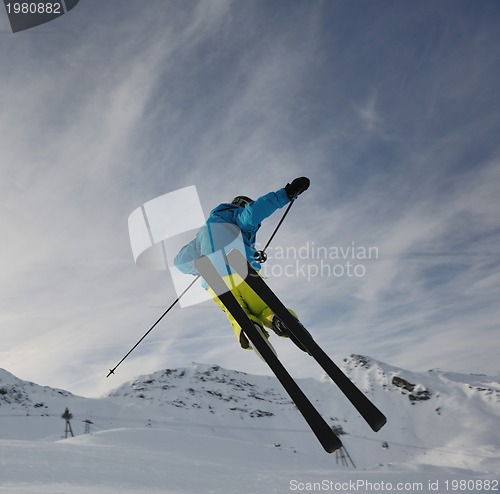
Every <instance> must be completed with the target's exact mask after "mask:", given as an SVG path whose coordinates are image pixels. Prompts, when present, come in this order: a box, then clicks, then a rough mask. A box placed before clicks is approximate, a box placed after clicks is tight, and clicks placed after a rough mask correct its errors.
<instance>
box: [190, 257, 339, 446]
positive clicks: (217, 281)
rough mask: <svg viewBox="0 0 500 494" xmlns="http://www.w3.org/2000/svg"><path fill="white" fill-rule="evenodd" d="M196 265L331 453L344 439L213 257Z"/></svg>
mask: <svg viewBox="0 0 500 494" xmlns="http://www.w3.org/2000/svg"><path fill="white" fill-rule="evenodd" d="M195 267H196V269H197V270H198V273H200V274H201V276H202V277H203V278H204V279H205V281H206V282H207V283H208V284H209V286H210V287H211V288H212V289H213V290H214V292H215V293H216V294H217V296H218V297H219V299H220V300H221V302H222V303H223V304H224V306H225V307H226V309H227V310H228V311H229V312H230V313H231V314H232V315H233V317H234V318H235V319H236V321H237V322H238V324H239V325H240V326H241V328H242V330H243V331H244V333H245V335H246V336H247V337H248V339H249V340H250V342H251V343H252V346H253V348H254V349H255V350H257V351H258V352H259V353H260V355H261V357H262V359H263V360H265V362H266V363H267V365H268V366H269V367H270V369H271V370H272V371H273V373H274V374H275V376H276V377H277V378H278V380H279V381H280V383H281V384H282V386H283V387H284V388H285V391H286V392H287V393H288V395H289V396H290V398H291V399H292V400H293V402H294V403H295V405H296V406H297V408H298V410H299V411H300V413H301V414H302V416H303V417H304V419H305V420H306V422H307V423H308V424H309V427H310V428H311V430H312V431H313V433H314V434H315V436H316V437H317V438H318V440H319V442H320V443H321V445H322V446H323V448H324V449H325V451H326V452H327V453H332V452H333V451H335V450H337V449H339V448H340V447H342V442H341V441H340V439H339V438H338V437H337V435H336V434H335V432H334V431H333V429H332V428H331V427H330V426H329V425H328V424H327V423H326V421H325V420H324V419H323V417H322V416H321V415H320V414H319V412H318V410H317V409H316V408H315V407H314V406H313V404H312V403H311V402H310V401H309V399H308V398H307V396H306V395H305V394H304V392H303V391H302V390H301V389H300V387H299V386H298V384H297V383H296V382H295V380H294V379H293V377H292V376H291V375H290V374H289V373H288V371H287V370H286V369H285V367H284V366H283V364H282V363H281V361H280V360H279V358H278V357H277V356H276V355H275V354H274V353H273V351H272V350H271V348H270V347H269V346H268V345H267V343H266V342H265V340H264V338H263V337H262V336H261V335H260V334H259V332H258V331H257V329H256V328H255V326H254V323H253V322H252V321H251V319H249V318H248V316H247V315H246V314H245V311H244V310H243V309H242V308H241V306H240V304H239V303H238V301H237V300H236V298H235V297H234V295H233V294H232V293H231V291H230V290H229V289H228V287H227V286H226V283H225V282H224V280H223V279H222V277H221V275H220V274H219V273H218V272H217V270H216V268H215V266H214V265H213V264H212V261H211V260H210V259H209V258H208V257H206V256H202V257H200V258H198V259H197V260H196V261H195Z"/></svg>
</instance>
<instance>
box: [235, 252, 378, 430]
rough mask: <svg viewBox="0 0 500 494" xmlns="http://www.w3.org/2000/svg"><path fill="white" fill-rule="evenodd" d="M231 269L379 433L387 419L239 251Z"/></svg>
mask: <svg viewBox="0 0 500 494" xmlns="http://www.w3.org/2000/svg"><path fill="white" fill-rule="evenodd" d="M227 260H228V262H229V265H230V266H231V267H232V268H233V269H234V270H235V271H236V272H237V273H238V274H239V275H240V276H241V277H242V278H243V279H244V280H245V282H246V283H247V284H248V285H249V286H250V287H251V288H252V289H253V290H254V291H255V292H256V293H257V294H258V295H259V296H260V297H261V298H262V300H263V301H264V302H265V303H266V304H267V305H268V306H269V307H270V308H271V310H272V311H273V312H274V313H275V314H276V315H277V316H278V317H279V318H280V319H281V320H282V321H283V323H284V324H285V326H286V327H287V328H288V329H289V330H290V332H291V333H293V336H295V337H296V338H297V339H298V340H299V341H300V343H301V344H302V345H303V346H304V347H305V348H306V350H307V351H308V352H309V354H310V355H311V356H312V357H313V358H314V359H315V360H316V361H317V362H318V364H319V365H320V366H321V367H322V368H323V369H324V371H325V372H326V373H327V374H328V375H329V376H330V378H331V379H332V380H333V381H334V382H335V384H336V385H337V386H338V387H339V388H340V390H341V391H342V392H343V393H344V394H345V396H346V397H347V399H348V400H349V401H350V402H351V403H352V404H353V405H354V407H355V408H356V410H357V411H358V412H359V413H360V414H361V416H362V417H363V418H364V419H365V420H366V422H367V423H368V425H369V426H370V427H371V428H372V429H373V430H374V431H375V432H377V431H378V430H380V429H381V428H382V427H383V426H384V424H385V423H386V422H387V419H386V417H385V415H384V414H383V413H382V412H381V411H380V410H379V409H378V408H377V407H376V406H375V405H374V404H373V403H372V402H371V401H370V399H369V398H368V397H367V396H366V395H365V394H364V393H363V392H362V391H361V390H360V389H359V388H358V387H357V386H356V385H355V384H354V383H353V382H352V381H351V380H350V379H349V378H348V377H347V376H346V375H345V374H344V373H343V372H342V370H341V369H340V368H339V367H338V366H337V365H336V364H335V363H334V362H333V361H332V359H331V358H330V357H329V356H328V355H327V354H326V353H325V352H324V351H323V349H322V348H321V347H320V346H319V345H318V344H317V343H316V342H315V341H314V339H313V338H312V336H311V335H310V334H309V332H308V331H307V330H305V328H304V327H303V326H302V324H301V323H300V322H299V321H297V319H295V317H293V315H292V314H291V313H290V312H289V311H288V309H287V308H286V307H285V306H284V305H283V303H282V302H281V301H280V300H279V298H278V297H277V296H276V294H275V293H274V292H273V291H272V290H271V288H270V287H269V286H268V285H267V283H266V282H265V281H264V280H263V279H262V278H261V276H259V274H258V273H257V272H256V271H255V270H254V269H253V268H252V266H251V265H250V264H249V263H248V261H247V260H246V258H245V257H244V256H243V254H241V252H239V251H237V250H232V251H231V252H230V253H229V254H228V255H227Z"/></svg>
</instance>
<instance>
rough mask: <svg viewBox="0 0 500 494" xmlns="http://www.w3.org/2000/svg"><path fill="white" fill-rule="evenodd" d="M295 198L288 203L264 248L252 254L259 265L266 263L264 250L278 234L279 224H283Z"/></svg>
mask: <svg viewBox="0 0 500 494" xmlns="http://www.w3.org/2000/svg"><path fill="white" fill-rule="evenodd" d="M296 198H297V197H294V198H293V199H292V200H291V201H290V204H289V205H288V207H287V208H286V211H285V213H284V214H283V216H282V217H281V220H280V221H279V223H278V225H277V226H276V228H275V229H274V232H273V233H272V235H271V237H270V238H269V240H268V241H267V244H266V245H265V247H264V248H263V249H262V250H258V251H256V252H255V254H254V258H255V260H256V261H257V262H260V263H261V264H262V263H264V262H266V261H267V254H266V250H267V248H268V247H269V244H270V243H271V241H272V240H273V238H274V236H275V235H276V233H278V230H279V228H280V226H281V224H282V223H283V221H284V220H285V218H286V215H287V214H288V212H289V211H290V208H291V207H292V204H293V203H294V202H295V199H296Z"/></svg>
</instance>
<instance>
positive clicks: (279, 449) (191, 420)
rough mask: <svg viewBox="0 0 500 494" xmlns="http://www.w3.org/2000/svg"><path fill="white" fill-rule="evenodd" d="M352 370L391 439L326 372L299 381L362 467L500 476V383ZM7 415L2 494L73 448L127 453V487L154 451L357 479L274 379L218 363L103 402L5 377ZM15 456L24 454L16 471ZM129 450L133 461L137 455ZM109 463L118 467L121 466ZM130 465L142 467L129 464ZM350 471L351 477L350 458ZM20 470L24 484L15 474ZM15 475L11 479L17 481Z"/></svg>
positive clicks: (2, 401)
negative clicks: (37, 459) (339, 472)
mask: <svg viewBox="0 0 500 494" xmlns="http://www.w3.org/2000/svg"><path fill="white" fill-rule="evenodd" d="M341 367H342V369H343V370H344V372H346V373H347V374H348V375H349V377H350V378H351V379H352V380H353V381H354V382H355V383H356V384H357V385H358V387H360V388H361V389H362V390H363V391H364V392H366V393H367V394H368V395H369V396H370V398H371V399H372V400H373V401H374V402H375V403H376V404H377V406H378V407H379V408H380V409H381V410H382V411H383V412H384V413H385V414H386V416H387V418H388V423H387V424H386V426H385V427H384V428H383V429H382V430H381V431H380V432H378V433H374V432H372V431H371V429H370V428H369V427H368V426H367V425H366V423H365V422H364V420H363V419H362V418H361V417H360V416H359V414H358V413H357V412H356V410H355V409H354V408H353V407H352V405H351V404H350V403H349V402H348V401H347V399H346V398H345V397H344V396H343V395H342V393H341V392H340V391H339V390H338V389H337V387H336V386H335V384H334V383H332V382H331V380H330V379H329V378H328V377H327V376H326V375H321V376H320V377H319V378H318V379H301V380H298V382H299V385H300V386H301V387H302V389H303V390H304V391H305V392H306V394H307V395H308V396H309V398H310V399H311V401H312V402H313V403H314V404H315V406H317V408H318V409H319V411H320V412H321V413H322V415H323V416H324V417H325V419H326V420H327V421H328V422H329V423H330V424H331V425H332V426H335V427H338V428H340V431H341V432H343V433H344V434H342V440H343V443H344V446H345V451H344V453H345V452H347V453H348V454H349V456H350V457H351V459H352V461H353V462H354V464H355V465H356V467H358V469H359V468H361V469H364V471H366V472H373V471H377V472H378V474H380V472H381V471H386V475H388V476H389V477H388V478H393V476H394V475H396V472H399V473H397V475H402V476H403V477H404V476H405V475H406V477H405V478H409V477H408V475H409V473H408V472H410V471H411V472H415V471H417V472H419V475H417V477H418V478H420V476H421V475H423V472H428V471H432V472H434V473H433V474H434V475H437V474H436V472H440V474H439V475H442V474H443V472H448V475H449V474H450V472H453V473H454V475H455V476H456V475H457V472H462V473H464V472H465V475H466V476H467V475H468V476H471V475H474V476H479V477H480V478H482V479H493V477H494V475H495V473H496V472H499V471H500V428H499V427H498V426H499V424H500V379H499V378H498V377H496V378H493V377H488V376H483V375H463V374H456V373H449V372H442V371H429V372H426V373H414V372H409V371H406V370H403V369H399V368H395V367H392V366H390V365H388V364H385V363H382V362H378V361H376V360H373V359H370V358H368V357H363V356H356V355H352V356H350V357H349V358H346V359H345V360H344V361H343V362H342V365H341ZM66 408H68V410H69V412H70V413H71V414H72V420H71V422H70V423H71V426H72V430H73V432H74V434H75V436H76V437H75V438H72V439H68V440H65V441H61V438H62V437H63V436H64V434H65V426H66V422H65V420H63V419H62V417H61V416H62V414H63V412H64V411H65V409H66ZM0 417H1V421H2V427H1V429H0V452H1V455H2V458H1V460H0V467H1V468H2V475H1V476H0V479H2V478H3V480H0V492H2V487H1V485H2V484H1V483H2V482H5V481H6V479H7V480H9V479H10V481H11V484H9V485H10V488H11V491H5V492H14V493H18V492H24V491H20V490H15V488H18V487H19V485H18V483H19V482H20V481H21V480H22V479H23V476H22V475H23V474H22V470H23V469H22V468H19V465H20V464H22V463H23V462H26V463H28V464H30V462H32V461H33V457H32V455H33V451H39V453H40V455H42V457H45V456H46V457H47V458H48V459H47V461H46V462H42V463H41V466H40V472H41V471H42V470H45V471H47V470H51V468H54V469H55V468H56V467H55V466H54V465H52V463H51V460H50V458H52V457H53V458H54V459H55V458H57V457H58V455H60V454H61V452H62V451H63V449H64V450H65V451H66V450H68V451H67V453H68V454H69V457H71V456H72V454H74V453H75V451H78V454H82V453H81V452H82V451H86V452H87V453H90V452H91V451H92V452H93V453H92V454H97V457H99V455H102V454H103V451H104V450H103V449H102V448H103V447H104V446H106V448H107V449H106V451H108V452H110V451H111V450H114V452H115V454H117V455H118V457H119V458H120V461H119V463H120V466H119V467H116V468H117V469H118V471H123V472H127V473H124V476H125V477H126V478H129V475H128V473H130V469H131V468H132V470H133V469H136V468H137V464H135V463H134V461H136V459H137V456H138V455H139V456H141V455H142V456H144V451H149V452H151V451H154V455H153V457H154V458H155V459H154V460H151V461H153V463H154V462H157V461H160V462H163V461H167V459H168V458H170V460H171V461H172V459H171V457H172V456H174V457H175V462H174V463H175V465H177V466H176V468H178V469H180V471H183V467H182V466H180V464H179V462H181V463H182V464H186V465H188V464H194V465H196V464H199V465H205V466H206V467H207V468H208V465H211V471H212V472H214V471H215V470H214V468H215V469H216V467H215V466H214V465H219V467H220V468H221V469H222V470H223V465H226V466H227V465H233V466H234V465H235V463H236V464H237V465H239V466H241V462H243V463H244V464H245V465H248V463H245V461H246V462H248V461H249V460H248V459H247V460H245V461H243V459H244V458H247V457H248V455H250V457H251V458H253V456H254V455H258V458H260V459H259V460H253V459H252V460H251V462H250V466H251V468H256V466H257V464H259V465H260V461H261V460H262V459H263V458H267V460H268V461H270V462H274V463H275V464H276V465H279V468H281V469H282V468H283V466H284V465H290V464H291V463H290V462H292V463H293V464H295V465H298V464H300V465H301V468H302V469H303V468H305V472H306V473H307V472H309V474H311V475H312V473H311V472H312V471H313V470H314V468H320V469H321V468H323V469H324V468H327V469H328V471H330V469H331V468H333V469H343V471H344V474H343V475H344V476H345V475H346V473H345V472H346V471H347V467H346V466H342V462H341V460H342V458H341V456H340V455H336V454H335V453H334V454H333V455H327V454H326V453H324V451H323V450H322V448H321V446H320V445H319V443H318V442H317V440H316V438H315V437H314V435H313V434H312V433H311V431H310V430H309V429H308V427H307V424H306V423H305V421H304V419H303V418H302V416H301V415H300V414H299V412H298V411H297V410H296V408H295V406H294V404H293V402H292V401H291V400H290V398H289V397H288V395H287V394H286V393H285V392H284V390H283V389H282V387H281V385H280V384H279V382H278V381H277V380H276V379H275V378H274V377H269V376H255V375H249V374H245V373H242V372H237V371H234V370H227V369H223V368H221V367H219V366H216V365H205V364H191V365H190V366H189V367H186V368H182V369H167V370H162V371H158V372H155V373H153V374H151V375H146V376H140V377H138V378H136V379H134V380H133V381H131V382H129V383H125V384H123V385H122V386H120V387H119V388H117V389H116V390H114V391H113V392H112V393H110V394H109V395H108V396H106V397H103V398H100V399H88V398H83V397H79V396H75V395H72V394H71V393H69V392H67V391H64V390H59V389H53V388H50V387H42V386H39V385H37V384H34V383H29V382H26V381H22V380H20V379H17V378H16V377H15V376H13V375H12V374H10V373H8V372H7V371H4V370H0ZM85 428H90V432H91V434H83V433H84V431H85ZM27 445H30V446H29V447H27ZM82 448H83V450H82ZM89 448H90V449H89ZM9 450H10V451H12V450H15V451H16V452H17V453H16V455H14V458H15V465H13V464H12V461H13V459H12V458H13V457H12V455H11V454H9V453H8V451H9ZM124 450H127V451H131V452H132V453H133V454H131V455H130V456H127V455H126V454H124V453H123V451H124ZM28 451H29V454H28V453H27V452H28ZM118 451H120V453H119V454H118V453H117V452H118ZM23 452H24V453H26V454H27V456H26V457H24V456H23V454H24V453H23ZM134 452H135V455H134ZM215 452H217V454H215ZM78 454H77V456H78ZM69 457H68V456H65V459H67V458H69ZM112 457H113V456H112V455H111V456H110V458H112ZM127 458H128V459H127ZM134 458H136V459H135V460H134ZM159 459H162V460H159ZM299 459H300V460H299ZM267 460H266V461H267ZM54 461H55V460H54ZM58 461H60V459H59V460H58ZM68 461H69V460H68ZM109 461H111V463H112V464H114V463H115V460H114V459H113V460H109ZM127 462H131V463H132V464H133V465H134V466H133V467H132V466H131V465H128V466H127ZM193 462H194V463H193ZM207 462H208V463H207ZM336 462H338V463H336ZM162 464H163V463H162ZM266 464H267V463H266ZM169 465H171V463H169ZM349 465H350V468H351V469H352V463H351V462H350V461H349ZM101 466H102V465H101ZM16 467H17V468H18V470H19V475H20V477H16V473H15V472H16ZM68 468H69V467H68ZM116 468H115V470H116ZM259 468H262V466H260V467H259ZM287 468H288V467H287ZM5 469H7V470H8V471H9V472H10V473H9V474H8V475H7V476H5V475H4V472H3V470H5ZM120 469H122V470H120ZM311 469H312V470H311ZM35 470H36V469H35ZM35 470H33V468H30V469H29V471H31V472H34V471H35ZM71 470H72V468H69V470H68V471H71ZM97 470H99V468H97ZM97 470H95V469H94V470H92V475H94V476H95V475H97V477H98V478H99V475H100V474H98V472H97ZM285 470H286V469H285ZM113 471H114V470H113ZM287 471H288V470H287ZM292 471H294V469H293V468H292V469H291V471H290V472H289V474H291V472H292ZM299 471H300V469H299ZM401 471H402V472H403V473H401ZM54 472H55V470H54ZM405 472H406V473H405ZM282 473H283V472H282ZM306 473H304V472H303V474H304V475H306ZM378 474H377V475H378ZM40 475H42V477H43V474H42V473H40ZM54 475H56V474H55V473H54ZM79 475H80V474H79ZM102 475H103V478H104V477H105V475H104V474H102ZM307 475H308V474H307ZM315 475H316V477H317V474H315ZM351 475H352V471H351ZM397 475H396V476H397ZM313 477H314V475H313ZM428 477H429V479H431V477H432V475H428ZM436 478H437V477H436ZM450 479H451V477H450ZM34 481H36V482H35V483H37V485H38V484H40V478H39V476H38V474H34ZM429 481H430V480H429ZM81 482H83V480H81ZM84 483H85V482H84ZM188 483H189V482H188ZM30 485H31V484H30ZM127 485H128V484H127ZM141 485H142V487H144V485H145V484H141ZM231 485H232V484H231ZM478 485H479V484H478ZM15 486H17V487H15ZM51 486H52V487H51V488H52V489H54V488H55V487H54V485H53V484H51ZM152 486H153V487H154V488H155V489H156V488H157V487H158V486H159V484H158V483H157V482H156V481H154V482H153V484H152ZM161 486H163V484H161ZM87 487H88V486H87ZM476 487H477V486H476ZM73 488H75V486H74V485H73ZM122 488H123V486H122ZM127 488H128V487H127ZM291 488H292V487H291V486H289V487H288V490H290V489H291ZM176 489H177V490H172V492H189V490H185V489H184V487H182V486H181V485H177V487H176ZM183 489H184V490H183ZM285 490H286V489H283V491H285ZM296 490H299V489H298V488H297V489H296ZM73 491H74V490H73ZM195 491H196V489H195V490H193V491H192V492H195ZM240 491H241V489H240ZM469 491H470V490H469ZM26 492H52V491H50V490H47V491H37V490H26ZM54 492H57V491H54ZM74 492H78V491H74ZM96 492H97V491H96ZM99 492H107V491H104V490H99ZM110 492H114V491H110ZM117 492H128V491H126V490H122V491H117ZM145 492H147V490H146V491H145ZM151 492H152V491H151ZM159 492H171V491H170V490H159ZM214 492H219V491H216V490H215V491H214ZM220 492H236V491H235V490H231V489H228V490H227V491H226V490H224V489H222V490H220ZM248 492H250V491H248ZM268 492H271V491H268ZM275 492H281V491H279V490H276V491H275ZM478 492H480V490H479V491H478Z"/></svg>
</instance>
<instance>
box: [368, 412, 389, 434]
mask: <svg viewBox="0 0 500 494" xmlns="http://www.w3.org/2000/svg"><path fill="white" fill-rule="evenodd" d="M386 423H387V418H386V417H385V416H384V415H382V417H380V419H379V420H378V422H375V423H373V424H371V427H372V429H373V430H374V431H375V432H378V431H379V430H380V429H382V427H384V425H385V424H386Z"/></svg>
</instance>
